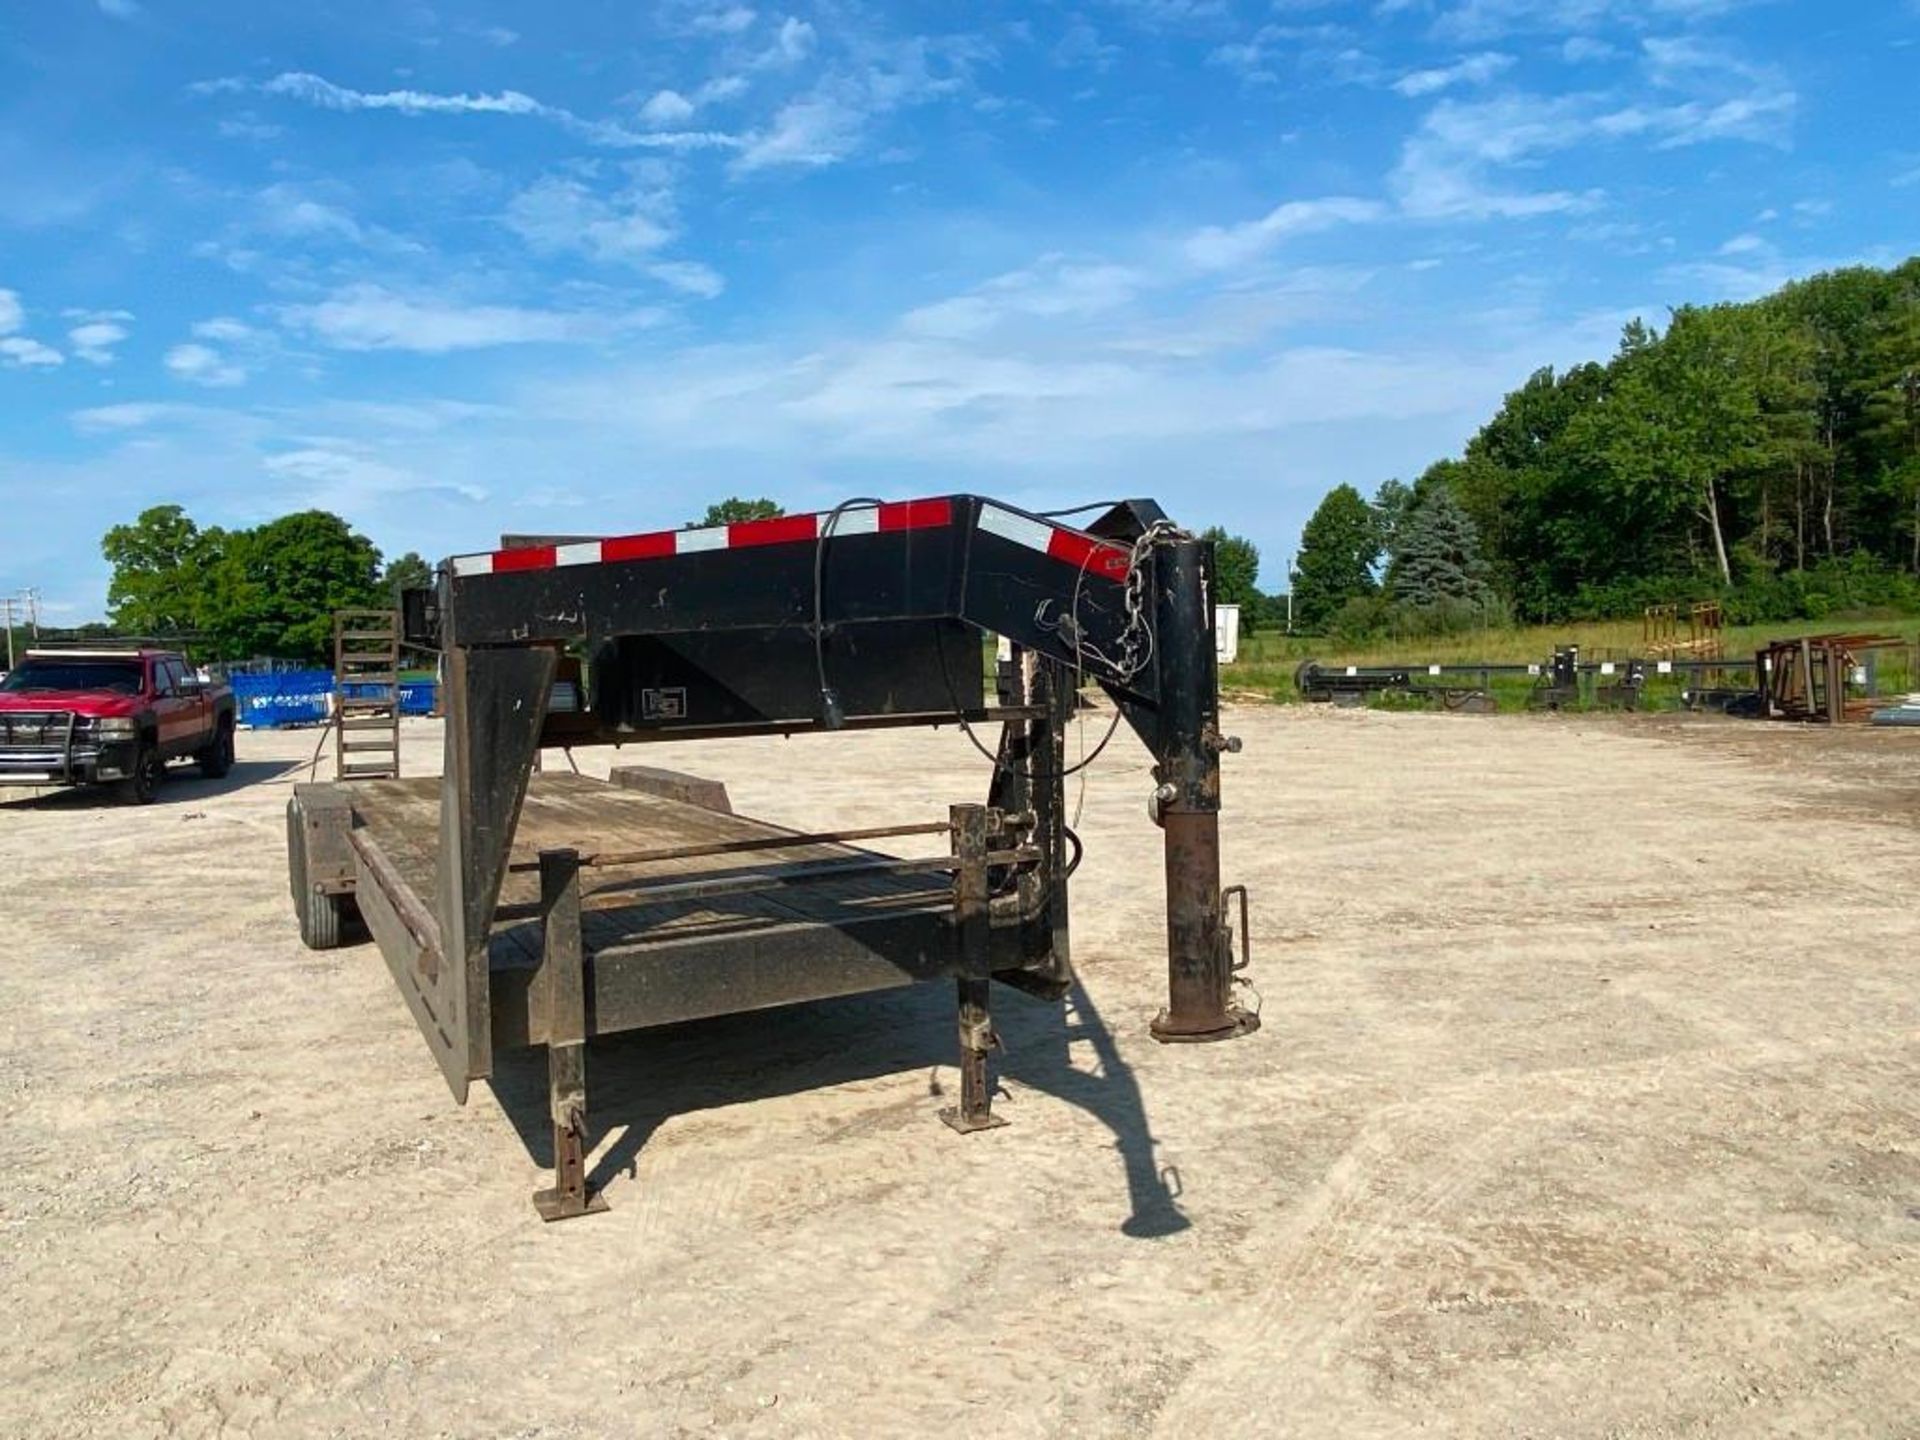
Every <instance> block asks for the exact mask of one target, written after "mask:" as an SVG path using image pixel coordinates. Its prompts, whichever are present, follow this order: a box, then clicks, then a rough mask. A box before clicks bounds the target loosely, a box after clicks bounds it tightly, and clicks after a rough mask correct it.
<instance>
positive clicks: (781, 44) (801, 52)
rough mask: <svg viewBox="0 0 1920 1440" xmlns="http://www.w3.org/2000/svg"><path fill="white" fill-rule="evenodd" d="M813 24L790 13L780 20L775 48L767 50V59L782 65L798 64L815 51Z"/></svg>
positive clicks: (774, 39)
mask: <svg viewBox="0 0 1920 1440" xmlns="http://www.w3.org/2000/svg"><path fill="white" fill-rule="evenodd" d="M814 39H815V37H814V33H813V26H811V25H809V24H808V23H807V22H806V21H804V20H797V19H795V18H794V17H793V16H791V15H789V16H788V17H787V18H786V19H785V20H783V21H781V22H780V30H779V33H778V34H776V35H775V36H774V38H773V48H772V49H771V50H769V51H768V52H767V56H766V58H767V60H768V61H770V62H772V63H777V64H781V65H797V64H799V63H800V62H801V61H802V60H804V59H806V58H807V56H809V55H811V54H812V53H813V44H814Z"/></svg>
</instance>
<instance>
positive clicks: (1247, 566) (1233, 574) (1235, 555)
mask: <svg viewBox="0 0 1920 1440" xmlns="http://www.w3.org/2000/svg"><path fill="white" fill-rule="evenodd" d="M1200 538H1201V539H1202V540H1211V541H1212V542H1213V578H1214V585H1215V588H1216V589H1217V590H1218V591H1219V594H1218V595H1216V596H1215V597H1214V598H1215V599H1216V600H1217V601H1218V602H1219V603H1220V604H1222V605H1238V606H1239V607H1240V625H1241V628H1242V629H1245V630H1249V631H1250V630H1252V629H1253V627H1254V626H1255V624H1257V623H1258V616H1257V614H1256V613H1255V612H1256V610H1257V607H1258V605H1259V601H1260V583H1259V582H1260V549H1259V547H1258V546H1256V545H1255V544H1254V543H1253V542H1252V541H1251V540H1249V539H1247V538H1246V537H1245V536H1243V535H1229V534H1228V533H1227V532H1226V531H1225V530H1224V529H1223V528H1222V527H1220V526H1218V525H1213V526H1210V527H1208V529H1206V530H1205V531H1204V532H1202V534H1201V536H1200Z"/></svg>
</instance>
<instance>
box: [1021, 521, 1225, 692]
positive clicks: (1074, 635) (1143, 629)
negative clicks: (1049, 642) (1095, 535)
mask: <svg viewBox="0 0 1920 1440" xmlns="http://www.w3.org/2000/svg"><path fill="white" fill-rule="evenodd" d="M1189 538H1190V536H1189V535H1188V533H1187V532H1186V531H1185V530H1182V529H1181V528H1180V527H1179V526H1178V525H1175V524H1174V523H1173V522H1172V521H1171V520H1156V521H1154V522H1153V523H1152V524H1151V525H1149V526H1147V528H1146V529H1145V530H1143V531H1142V532H1141V533H1140V536H1139V538H1138V539H1136V540H1135V541H1134V542H1133V548H1132V550H1131V551H1130V552H1129V553H1128V556H1127V585H1126V591H1125V595H1124V600H1123V603H1124V605H1125V608H1126V616H1127V623H1126V625H1125V626H1124V627H1123V628H1122V629H1121V631H1120V638H1119V641H1118V643H1117V647H1116V653H1115V654H1113V655H1108V654H1107V653H1106V652H1105V651H1104V650H1102V649H1101V648H1100V647H1099V646H1097V645H1095V644H1093V643H1092V642H1091V641H1089V640H1088V639H1087V638H1086V627H1085V626H1084V625H1082V624H1081V623H1080V589H1081V583H1082V581H1084V580H1085V578H1086V567H1085V565H1084V564H1083V565H1082V566H1081V570H1080V575H1079V577H1078V578H1076V579H1075V581H1074V585H1073V608H1072V610H1071V612H1070V613H1069V614H1068V615H1066V616H1065V617H1064V618H1063V619H1060V620H1049V619H1048V618H1047V611H1048V609H1049V608H1051V606H1052V605H1053V602H1052V601H1051V600H1042V601H1041V602H1040V604H1039V605H1038V606H1037V607H1036V608H1035V609H1034V612H1033V623H1034V624H1035V625H1036V626H1038V627H1039V628H1040V629H1042V630H1045V631H1047V632H1049V633H1050V634H1056V635H1062V636H1064V637H1065V638H1066V639H1067V640H1068V641H1069V642H1070V643H1071V644H1072V646H1073V653H1074V668H1075V670H1076V671H1078V672H1080V676H1077V677H1076V678H1081V677H1083V676H1084V673H1085V669H1086V666H1085V660H1086V659H1087V658H1088V657H1091V658H1092V659H1093V660H1094V661H1095V663H1097V664H1098V665H1099V666H1100V667H1101V668H1102V669H1104V670H1106V671H1108V672H1110V676H1109V678H1117V679H1120V680H1131V679H1132V678H1133V677H1134V676H1136V675H1138V674H1139V673H1140V672H1141V671H1142V670H1144V669H1146V668H1147V666H1148V664H1150V663H1151V662H1152V660H1153V650H1154V641H1153V622H1152V621H1151V619H1150V618H1149V617H1148V607H1147V582H1148V579H1149V575H1148V569H1149V567H1148V565H1147V561H1148V559H1149V558H1150V557H1151V555H1152V553H1153V550H1154V547H1155V546H1157V545H1166V544H1171V543H1172V542H1173V541H1176V540H1185V539H1189ZM1088 558H1089V559H1091V558H1092V557H1091V552H1089V557H1088Z"/></svg>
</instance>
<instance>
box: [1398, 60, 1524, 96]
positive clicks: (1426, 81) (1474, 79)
mask: <svg viewBox="0 0 1920 1440" xmlns="http://www.w3.org/2000/svg"><path fill="white" fill-rule="evenodd" d="M1512 66H1513V57H1512V56H1511V55H1502V54H1500V53H1499V52H1498V51H1494V50H1485V51H1482V52H1481V53H1480V54H1478V55H1468V56H1466V57H1465V58H1463V59H1460V60H1456V61H1455V62H1454V63H1453V64H1451V65H1443V66H1440V67H1438V68H1437V69H1432V70H1415V71H1412V72H1410V73H1409V74H1406V75H1403V76H1401V77H1400V78H1399V79H1398V80H1396V81H1394V82H1393V88H1394V89H1395V90H1397V91H1398V92H1399V93H1400V94H1402V95H1405V96H1407V97H1409V98H1410V99H1411V98H1416V97H1418V96H1422V95H1435V94H1438V93H1439V92H1440V91H1442V90H1445V89H1447V88H1449V87H1450V86H1454V85H1484V84H1486V83H1487V81H1489V80H1491V79H1493V78H1494V77H1495V76H1496V75H1499V74H1501V73H1502V72H1504V71H1506V70H1509V69H1511V68H1512Z"/></svg>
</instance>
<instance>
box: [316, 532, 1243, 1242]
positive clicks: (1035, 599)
mask: <svg viewBox="0 0 1920 1440" xmlns="http://www.w3.org/2000/svg"><path fill="white" fill-rule="evenodd" d="M1213 594H1214V585H1213V547H1212V545H1211V544H1210V543H1209V542H1207V541H1204V540H1200V539H1197V538H1195V537H1194V536H1192V535H1190V534H1188V533H1186V532H1184V531H1182V530H1180V529H1178V528H1177V527H1175V526H1174V525H1173V524H1171V522H1169V521H1168V520H1167V518H1166V516H1165V515H1164V514H1163V512H1162V511H1161V510H1160V508H1159V507H1158V506H1157V505H1154V504H1153V503H1152V502H1149V501H1131V502H1127V503H1125V504H1122V505H1119V506H1115V507H1113V508H1112V509H1111V510H1109V511H1108V512H1106V513H1105V514H1103V515H1102V516H1101V517H1100V518H1099V519H1098V520H1097V521H1095V522H1094V523H1093V524H1092V525H1090V526H1089V527H1088V528H1086V529H1085V530H1081V529H1075V528H1071V527H1068V526H1064V525H1060V524H1058V523H1056V522H1055V521H1054V520H1051V519H1048V518H1046V517H1043V516H1040V515H1035V514H1032V513H1029V512H1026V511H1023V510H1019V509H1016V508H1015V507H1012V506H1009V505H1005V504H1002V503H1000V502H997V501H992V500H987V499H983V498H981V497H978V496H971V495H953V496H945V497H938V498H934V499H928V500H918V501H910V502H902V503H882V502H878V501H853V502H848V503H847V504H845V505H842V506H840V507H838V508H836V509H835V510H833V511H830V512H827V513H824V514H818V515H801V516H786V517H781V518H779V519H774V520H764V521H750V522H745V523H740V524H734V525H728V526H718V527H709V528H704V529H689V530H681V531H664V532H658V533H654V534H647V535H632V536H620V537H610V538H585V537H575V538H560V539H553V540H544V539H532V540H521V541H519V542H517V543H515V544H513V545H512V546H511V547H510V548H504V549H501V550H497V551H493V552H489V553H487V554H482V555H469V556H457V557H454V558H453V559H452V560H450V561H448V562H447V563H446V564H445V565H444V566H443V567H442V568H441V571H440V573H439V575H438V578H437V584H436V586H435V587H434V589H433V590H432V591H429V592H413V593H410V594H409V595H407V596H406V597H405V605H404V607H403V608H404V612H405V617H406V619H405V626H404V628H405V630H406V632H407V633H406V639H407V640H408V642H409V643H411V644H414V645H420V646H427V647H431V648H433V649H435V650H437V651H438V652H439V654H440V657H441V658H440V672H441V684H442V699H443V709H444V712H445V716H446V736H445V767H444V773H443V775H442V777H441V778H440V779H439V780H438V781H424V782H423V781H420V780H394V781H382V780H370V781H358V782H347V783H341V784H332V785H305V786H299V787H296V791H295V795H294V798H293V799H292V801H291V802H290V803H289V807H288V843H289V871H290V883H291V886H292V890H293V898H294V902H295V909H296V912H297V914H298V915H299V917H300V921H301V930H302V935H303V938H305V939H306V941H307V943H308V944H310V945H314V946H316V947H327V946H331V945H337V944H339V943H341V940H342V939H343V938H344V937H345V936H346V935H349V934H351V933H352V932H353V928H354V926H355V924H356V922H357V923H358V924H359V925H363V926H364V928H365V930H366V931H367V932H369V933H370V935H371V937H372V938H373V939H374V940H375V941H376V942H377V943H378V945H379V947H380V950H381V952H382V954H383V955H384V957H385V958H386V960H387V963H388V966H389V968H390V969H391V971H392V973H393V976H394V978H395V981H396V982H397V984H398V985H399V988H400V990H401V992H402V994H403V995H404V996H405V997H406V999H407V1002H408V1005H409V1008H410V1009H411V1010H412V1012H413V1014H414V1018H415V1020H416V1021H417V1022H418V1024H419V1027H420V1030H421V1033H422V1034H423V1035H424V1036H425V1038H426V1040H427V1042H428V1045H429V1047H430V1049H431V1050H432V1052H433V1054H434V1056H435V1058H436V1060H437V1061H438V1063H439V1065H440V1068H441V1072H442V1074H443V1075H444V1076H445V1078H446V1081H447V1084H448V1087H449V1088H450V1089H451V1090H452V1092H453V1095H454V1097H455V1099H456V1100H458V1101H459V1102H461V1103H465V1100H466V1096H467V1092H468V1087H469V1085H470V1084H471V1082H472V1081H474V1080H477V1079H483V1078H486V1077H487V1076H489V1075H491V1074H492V1073H493V1068H494V1057H495V1054H496V1052H499V1051H501V1050H505V1049H509V1048H513V1047H517V1046H524V1045H535V1044H544V1045H545V1046H546V1047H547V1051H548V1069H549V1094H550V1101H551V1109H552V1118H553V1126H554V1157H555V1182H554V1185H553V1186H552V1187H551V1188H549V1189H547V1190H545V1191H542V1192H541V1194H540V1195H539V1196H537V1197H536V1200H537V1203H538V1205H539V1207H540V1211H541V1213H542V1215H544V1216H545V1217H546V1218H548V1219H558V1218H564V1217H567V1216H573V1215H580V1214H584V1213H587V1212H588V1211H589V1210H592V1209H594V1208H596V1207H597V1206H598V1205H599V1203H600V1202H599V1200H598V1197H596V1196H594V1195H592V1194H590V1193H589V1191H588V1188H587V1185H586V1180H585V1172H584V1163H585V1155H584V1139H585V1114H586V1079H585V1060H584V1054H585V1043H586V1041H587V1040H588V1039H589V1038H590V1037H592V1036H595V1035H605V1034H610V1033H615V1032H618V1031H622V1030H629V1029H638V1028H643V1027H648V1026H654V1025H661V1024H667V1023H671V1022H675V1021H679V1020H685V1019H691V1018H697V1017H701V1016H708V1015H718V1014H725V1013H730V1012H734V1011H741V1010H750V1009H758V1008H764V1007H767V1006H774V1005H781V1004H787V1003H791V1002H794V1001H799V1000H806V999H815V998H823V997H826V996H833V995H846V994H856V993H861V992H864V991H869V990H876V989H881V988H886V987H888V986H894V985H901V984H908V983H913V982H916V981H922V980H931V979H938V978H943V977H951V978H953V979H954V981H955V984H956V994H957V1001H958V1010H959V1014H958V1019H959V1025H958V1030H959V1043H960V1069H961V1095H960V1103H959V1105H958V1106H957V1107H955V1109H953V1110H952V1111H949V1112H947V1113H946V1114H945V1115H944V1116H943V1118H944V1119H946V1121H947V1122H948V1123H949V1124H950V1125H952V1126H953V1127H954V1128H955V1129H957V1130H962V1131H971V1130H979V1129H984V1128H988V1127H990V1126H993V1125H995V1124H998V1123H1002V1122H1000V1121H999V1120H998V1118H997V1117H995V1116H994V1115H993V1113H992V1108H991V1083H990V1077H989V1074H988V1055H989V1053H990V1051H991V1050H992V1049H993V1047H994V1045H995V1043H996V1042H995V1037H994V1034H993V1029H992V1023H991V1017H990V1010H989V981H990V980H991V979H998V980H1001V981H1003V982H1006V983H1009V984H1013V985H1016V986H1018V987H1020V988H1022V989H1024V990H1027V991H1029V992H1032V993H1036V994H1039V995H1043V996H1047V997H1052V998H1056V999H1057V998H1059V997H1060V996H1062V995H1064V994H1065V993H1066V991H1067V989H1068V987H1069V985H1070V984H1071V982H1072V977H1073V970H1072V961H1071V955H1070V944H1069V918H1068V905H1067V894H1068V876H1069V875H1070V873H1071V870H1072V867H1073V864H1075V863H1077V855H1078V845H1079V842H1078V840H1077V838H1076V837H1074V836H1073V835H1072V834H1071V832H1070V830H1069V829H1068V826H1067V821H1066V816H1067V805H1066V790H1065V780H1066V778H1067V776H1068V775H1070V774H1071V773H1072V771H1071V770H1070V769H1069V767H1068V765H1067V763H1066V746H1065V736H1066V730H1067V726H1068V724H1069V722H1070V721H1071V720H1072V718H1073V716H1074V713H1075V707H1076V705H1077V703H1078V694H1079V689H1080V687H1081V685H1082V684H1083V683H1085V682H1095V683H1097V684H1098V685H1099V686H1100V687H1101V688H1102V689H1103V690H1105V692H1106V694H1107V695H1108V697H1110V699H1111V701H1112V703H1113V705H1114V706H1115V708H1116V712H1117V713H1116V714H1115V715H1114V717H1113V723H1114V724H1115V725H1117V724H1118V723H1119V721H1120V720H1121V719H1123V718H1124V719H1125V720H1126V721H1127V722H1128V723H1129V725H1130V726H1131V727H1132V728H1133V729H1134V730H1135V731H1136V732H1137V733H1138V734H1139V736H1140V738H1141V739H1142V740H1143V741H1144V742H1145V743H1146V745H1147V747H1148V748H1149V750H1150V751H1151V752H1152V754H1153V756H1154V759H1155V767H1154V779H1155V784H1156V787H1157V788H1156V789H1155V790H1154V792H1153V794H1152V796H1151V799H1150V809H1151V812H1152V814H1153V816H1154V818H1155V820H1156V821H1157V822H1158V823H1159V824H1160V826H1161V827H1162V828H1163V830H1164V831H1165V853H1166V884H1167V961H1168V1004H1167V1007H1166V1009H1165V1010H1164V1011H1162V1012H1161V1014H1160V1015H1159V1016H1158V1017H1157V1018H1156V1019H1155V1020H1154V1022H1153V1026H1152V1033H1153V1034H1154V1036H1155V1037H1156V1038H1158V1039H1160V1040H1163V1041H1206V1040H1218V1039H1226V1038H1231V1037H1233V1036H1236V1035H1242V1034H1245V1033H1247V1032H1249V1031H1251V1030H1253V1029H1254V1028H1256V1026H1257V1024H1258V1019H1257V1016H1256V1015H1255V1014H1253V1013H1250V1012H1248V1011H1246V1010H1244V1009H1242V1008H1241V1007H1239V1006H1238V1005H1236V1004H1235V1003H1234V982H1235V975H1234V972H1235V971H1236V970H1237V969H1239V968H1242V967H1243V966H1244V964H1245V958H1246V957H1245V948H1246V919H1245V903H1246V902H1245V892H1244V890H1239V889H1238V887H1236V890H1235V891H1223V890H1222V888H1221V884H1220V840H1219V809H1220V756H1221V754H1222V753H1223V752H1226V751H1230V750H1236V749H1238V742H1237V741H1234V740H1229V739H1228V738H1226V737H1224V736H1223V735H1222V734H1221V733H1220V729H1219V708H1218V707H1219V702H1218V674H1217V668H1216V660H1215V648H1214V644H1215V642H1214V634H1213V605H1212V598H1213ZM983 636H998V637H1002V638H1003V639H1004V640H1005V641H1006V642H1008V644H1009V645H1010V647H1011V659H1010V660H1009V661H1006V662H1003V664H1002V665H1001V667H1000V678H999V682H998V686H997V691H998V693H997V695H996V698H995V703H991V704H989V703H988V702H987V701H986V698H985V695H984V685H983V682H982V676H981V663H980V660H981V648H980V646H981V640H982V637H983ZM583 679H584V680H585V682H586V683H585V688H584V692H582V690H581V682H582V680H583ZM559 680H570V681H572V682H573V685H574V693H576V694H578V693H584V696H585V703H584V704H582V705H580V706H579V707H577V708H576V709H574V710H571V711H568V712H565V713H559V712H553V713H550V710H549V700H550V697H551V696H552V694H553V693H554V688H555V684H556V681H559ZM956 721H957V722H958V723H960V724H961V725H962V726H964V727H966V728H967V730H968V733H969V734H970V735H973V734H974V733H975V727H981V726H993V725H997V726H998V727H999V734H998V737H997V747H996V748H994V749H993V750H992V751H991V752H989V753H990V754H991V758H992V759H993V762H994V763H993V771H992V779H991V782H990V785H989V789H988V793H987V796H986V801H985V803H984V804H981V803H968V804H955V805H953V806H951V807H950V810H949V813H948V818H947V819H946V821H945V822H943V823H940V824H937V825H924V824H922V825H909V826H890V827H881V828H879V829H869V830H862V831H840V832H833V833H826V834H806V835H799V834H794V833H793V832H790V831H784V830H781V829H780V828H779V827H775V826H770V825H766V824H764V823H762V822H758V821H753V820H749V819H746V818H744V817H738V816H734V815H732V814H731V813H730V807H727V806H725V802H724V799H722V800H721V802H720V808H709V807H710V805H711V801H710V800H709V805H706V806H703V805H702V804H701V803H698V801H699V798H700V793H699V792H698V791H697V790H694V789H690V788H689V787H687V786H685V785H684V784H676V783H673V782H669V783H667V784H664V785H663V784H661V783H659V782H658V777H657V776H655V777H653V778H649V777H648V776H647V775H645V774H640V773H639V772H633V773H630V774H629V775H628V776H627V777H626V778H627V779H629V780H630V781H632V782H634V784H635V785H636V786H637V788H627V787H625V786H613V785H602V784H598V783H597V782H591V781H584V780H581V779H579V777H577V776H558V775H545V774H535V771H536V769H537V757H538V755H539V752H540V751H541V749H542V748H543V747H552V746H565V747H573V746H578V745H588V744H608V743H612V744H623V743H634V742H644V741H655V740H670V739H686V738H689V737H705V738H711V739H719V738H725V737H728V736H740V735H758V734H769V733H778V734H786V735H794V734H807V733H831V732H834V731H837V730H841V729H856V728H857V729H865V728H872V727H878V726H902V725H919V726H928V725H941V724H950V723H954V722H956ZM976 743H977V744H978V743H980V742H979V741H978V739H977V737H976ZM982 749H983V751H984V750H986V747H985V746H984V745H983V746H982ZM649 792H651V793H649ZM594 828H599V829H603V830H606V831H610V832H612V834H613V836H614V844H613V847H612V848H596V847H597V846H599V845H600V844H601V842H602V837H599V836H596V835H593V834H582V833H579V832H580V831H581V830H583V829H594ZM909 835H918V836H921V837H923V839H934V840H937V841H939V842H941V843H940V845H939V851H938V853H935V854H932V855H925V856H918V857H912V858H900V857H896V856H892V855H887V854H882V853H878V852H875V851H873V850H870V849H866V848H864V842H866V841H869V840H875V839H884V838H889V837H896V836H900V837H904V836H909ZM623 839H624V841H625V842H626V843H625V848H621V845H620V843H619V842H620V841H621V840H623ZM663 841H664V842H673V843H661V842H663ZM516 842H517V844H518V850H517V852H516ZM516 854H517V858H516ZM1070 855H1071V858H1070ZM1236 891H1237V898H1238V901H1239V906H1240V932H1241V955H1240V957H1239V958H1238V959H1236V957H1235V955H1234V952H1233V943H1232V927H1231V925H1230V923H1229V917H1228V906H1229V903H1230V902H1231V901H1232V900H1233V899H1234V898H1235V895H1236Z"/></svg>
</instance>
